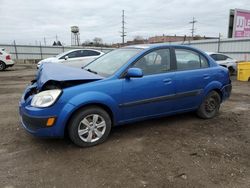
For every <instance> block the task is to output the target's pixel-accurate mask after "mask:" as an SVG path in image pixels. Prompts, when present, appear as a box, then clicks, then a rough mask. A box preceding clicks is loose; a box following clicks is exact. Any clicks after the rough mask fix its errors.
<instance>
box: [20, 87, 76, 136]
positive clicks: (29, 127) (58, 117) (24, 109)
mask: <svg viewBox="0 0 250 188" xmlns="http://www.w3.org/2000/svg"><path fill="white" fill-rule="evenodd" d="M34 87H35V86H29V87H28V88H27V89H26V90H25V92H24V95H23V97H22V99H21V101H20V102H19V113H20V119H21V124H22V127H23V128H24V129H25V130H26V131H27V132H29V133H30V134H32V135H34V136H37V137H63V136H64V130H65V126H66V124H67V121H68V119H69V117H70V115H71V113H72V112H73V111H74V109H75V106H74V105H72V104H70V103H63V102H62V100H60V99H59V100H58V101H57V102H56V103H55V104H54V105H53V106H51V107H48V108H36V107H32V106H31V105H30V103H31V100H32V98H33V95H32V94H30V93H32V92H31V90H32V89H34ZM27 95H28V96H27ZM61 97H62V96H61ZM49 118H55V122H54V123H53V125H52V126H47V122H48V119H49Z"/></svg>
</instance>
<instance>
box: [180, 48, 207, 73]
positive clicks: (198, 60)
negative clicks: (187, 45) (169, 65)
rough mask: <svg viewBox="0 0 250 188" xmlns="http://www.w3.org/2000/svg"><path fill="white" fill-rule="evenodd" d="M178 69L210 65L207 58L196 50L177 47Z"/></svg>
mask: <svg viewBox="0 0 250 188" xmlns="http://www.w3.org/2000/svg"><path fill="white" fill-rule="evenodd" d="M175 55H176V62H177V70H191V69H199V68H205V67H208V62H207V60H206V59H205V58H204V57H203V56H201V55H199V54H198V53H196V52H193V51H191V50H185V49H176V50H175Z"/></svg>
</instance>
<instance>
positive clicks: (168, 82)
mask: <svg viewBox="0 0 250 188" xmlns="http://www.w3.org/2000/svg"><path fill="white" fill-rule="evenodd" d="M163 82H164V83H165V84H171V83H172V79H171V78H166V79H164V80H163Z"/></svg>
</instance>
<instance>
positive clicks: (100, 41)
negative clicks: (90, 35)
mask: <svg viewBox="0 0 250 188" xmlns="http://www.w3.org/2000/svg"><path fill="white" fill-rule="evenodd" d="M93 42H94V44H95V45H97V46H99V45H101V44H102V43H103V41H102V38H99V37H95V38H94V39H93Z"/></svg>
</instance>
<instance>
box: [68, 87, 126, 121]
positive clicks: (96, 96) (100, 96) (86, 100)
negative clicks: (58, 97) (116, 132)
mask: <svg viewBox="0 0 250 188" xmlns="http://www.w3.org/2000/svg"><path fill="white" fill-rule="evenodd" d="M68 102H69V103H70V104H72V105H74V106H75V109H74V111H75V110H77V109H79V108H81V107H83V106H86V105H90V104H100V105H104V106H106V107H107V108H109V109H110V110H111V112H112V114H113V122H114V124H116V123H117V121H118V120H119V119H120V118H119V116H120V114H121V112H120V109H119V106H118V104H117V102H116V101H115V100H114V99H113V98H112V97H111V96H109V95H107V94H105V93H101V92H95V91H91V92H84V93H81V94H79V95H76V96H74V97H73V98H71V99H70V100H69V101H68Z"/></svg>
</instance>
